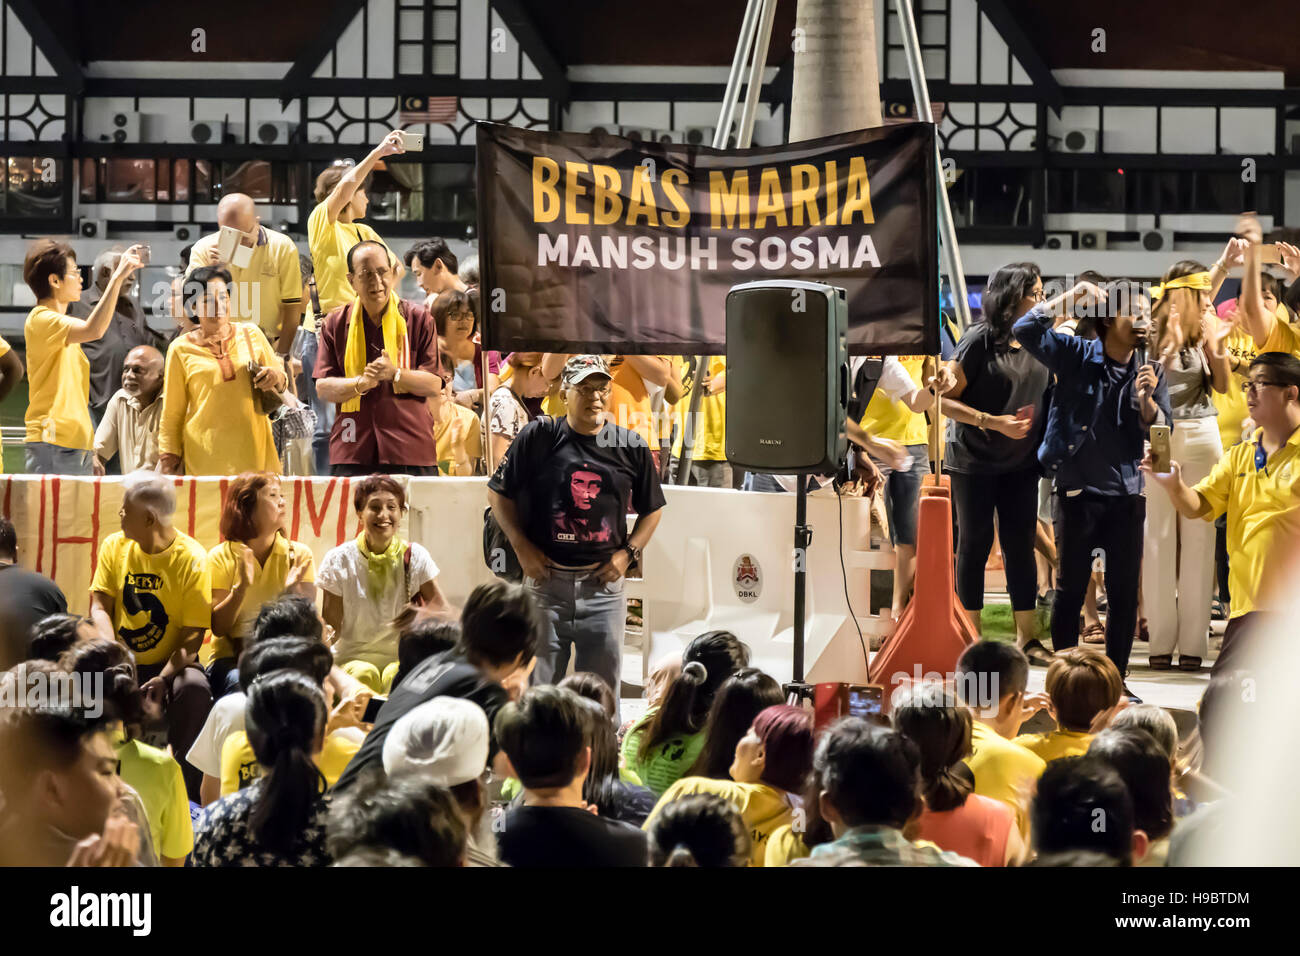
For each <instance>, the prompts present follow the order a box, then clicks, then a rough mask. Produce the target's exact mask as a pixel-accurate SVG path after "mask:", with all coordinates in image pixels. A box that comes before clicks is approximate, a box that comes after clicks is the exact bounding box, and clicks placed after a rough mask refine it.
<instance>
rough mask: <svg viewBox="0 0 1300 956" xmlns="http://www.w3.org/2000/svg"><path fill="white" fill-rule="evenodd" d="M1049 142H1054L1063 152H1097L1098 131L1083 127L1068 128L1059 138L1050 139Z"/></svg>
mask: <svg viewBox="0 0 1300 956" xmlns="http://www.w3.org/2000/svg"><path fill="white" fill-rule="evenodd" d="M1048 142H1050V143H1052V145H1053V146H1054V147H1055V148H1056V149H1057V150H1059V151H1060V152H1062V153H1095V152H1097V131H1096V130H1095V129H1085V128H1083V127H1078V128H1075V129H1067V130H1065V131H1064V132H1063V133H1062V134H1061V135H1060V137H1059V138H1052V139H1049V140H1048Z"/></svg>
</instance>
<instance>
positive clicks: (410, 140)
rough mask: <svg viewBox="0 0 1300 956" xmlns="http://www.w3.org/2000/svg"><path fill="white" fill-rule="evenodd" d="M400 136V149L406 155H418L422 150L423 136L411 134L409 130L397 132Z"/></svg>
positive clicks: (421, 134)
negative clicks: (406, 153) (405, 152)
mask: <svg viewBox="0 0 1300 956" xmlns="http://www.w3.org/2000/svg"><path fill="white" fill-rule="evenodd" d="M398 132H399V133H401V134H402V149H404V150H406V151H407V152H408V153H418V152H421V151H423V149H424V134H423V133H412V132H411V131H410V130H405V129H403V130H398Z"/></svg>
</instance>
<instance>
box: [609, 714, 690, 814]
mask: <svg viewBox="0 0 1300 956" xmlns="http://www.w3.org/2000/svg"><path fill="white" fill-rule="evenodd" d="M657 710H658V708H657V707H651V708H650V709H649V710H647V711H646V712H645V716H644V717H642V718H641V719H640V720H638V721H637V722H636V723H635V724H633V725H632V728H631V729H630V730H629V731H628V732H627V735H626V736H625V737H624V738H623V762H624V763H625V764H626V765H627V769H628V770H630V771H632V772H633V773H634V774H636V775H637V776H638V777H640V778H641V782H642V783H643V784H644V785H645V786H647V787H649V788H650V789H651V790H652V791H654V795H655V796H656V797H660V796H663V792H664V791H665V790H667V789H668V788H669V787H671V786H672V785H673V784H674V783H676V782H677V780H678V778H680V777H683V776H685V775H686V771H687V770H689V769H690V768H691V766H692V764H694V763H695V758H696V757H698V756H699V755H700V751H701V750H703V749H704V731H703V730H701V731H699V732H698V733H694V734H676V735H674V736H672V737H669V738H668V739H667V740H663V741H660V742H659V743H658V744H657V745H656V746H655V747H654V748H653V749H652V750H651V751H650V753H649V754H648V755H647V756H646V758H645V759H644V760H642V759H641V758H640V757H639V756H638V754H637V751H638V750H640V749H641V738H642V736H643V735H644V734H645V732H646V730H647V729H648V728H649V726H650V722H651V720H653V719H654V715H655V712H656V711H657Z"/></svg>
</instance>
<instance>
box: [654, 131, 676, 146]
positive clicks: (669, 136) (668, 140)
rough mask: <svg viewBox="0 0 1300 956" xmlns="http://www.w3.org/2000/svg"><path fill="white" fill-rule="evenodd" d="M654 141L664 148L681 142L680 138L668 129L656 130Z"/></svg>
mask: <svg viewBox="0 0 1300 956" xmlns="http://www.w3.org/2000/svg"><path fill="white" fill-rule="evenodd" d="M654 141H655V142H656V143H663V144H664V145H665V146H672V145H673V144H674V143H679V142H681V136H680V135H678V134H677V133H674V132H673V131H672V130H670V129H657V130H655V131H654Z"/></svg>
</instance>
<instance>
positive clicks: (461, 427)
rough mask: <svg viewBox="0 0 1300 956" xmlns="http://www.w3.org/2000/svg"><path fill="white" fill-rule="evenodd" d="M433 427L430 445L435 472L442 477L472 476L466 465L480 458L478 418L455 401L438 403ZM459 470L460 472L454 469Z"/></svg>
mask: <svg viewBox="0 0 1300 956" xmlns="http://www.w3.org/2000/svg"><path fill="white" fill-rule="evenodd" d="M438 416H439V417H438V420H437V421H436V422H434V424H433V443H434V445H435V446H436V447H437V449H438V470H439V471H441V472H442V473H443V474H444V475H453V474H470V475H472V474H474V472H473V470H472V469H471V470H470V471H468V472H464V470H463V469H464V467H465V466H466V465H473V464H474V462H475V461H477V460H478V459H480V458H482V457H483V425H482V423H480V422H479V418H478V415H476V414H474V412H473V411H471V410H470V409H468V408H466V407H465V406H464V405H458V404H456V403H455V402H448V401H444V402H442V404H441V406H440V407H439V410H438ZM455 467H460V468H461V469H462V471H461V472H457V471H455V470H454V468H455Z"/></svg>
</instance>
